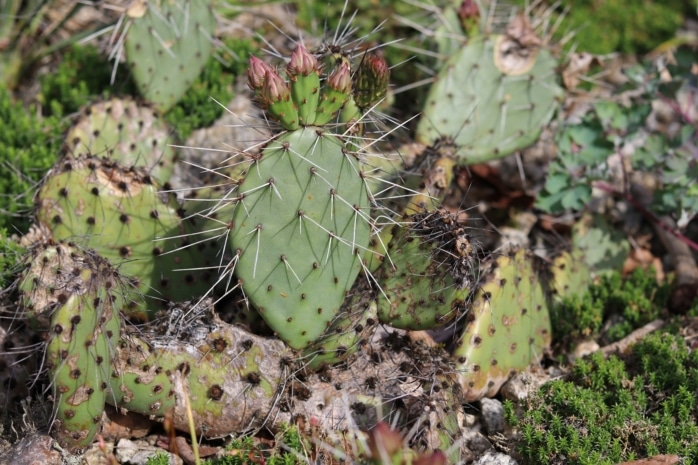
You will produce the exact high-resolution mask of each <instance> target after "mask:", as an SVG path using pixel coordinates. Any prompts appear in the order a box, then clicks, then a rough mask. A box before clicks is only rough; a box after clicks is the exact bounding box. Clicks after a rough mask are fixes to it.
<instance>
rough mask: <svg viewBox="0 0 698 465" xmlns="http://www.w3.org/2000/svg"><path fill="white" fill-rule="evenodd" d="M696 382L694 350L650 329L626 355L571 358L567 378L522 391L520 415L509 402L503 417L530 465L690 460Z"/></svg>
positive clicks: (697, 445)
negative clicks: (670, 457) (526, 394)
mask: <svg viewBox="0 0 698 465" xmlns="http://www.w3.org/2000/svg"><path fill="white" fill-rule="evenodd" d="M697 383H698V354H697V353H696V352H695V351H691V350H689V349H688V347H687V346H686V344H685V342H684V341H683V339H682V338H680V337H677V336H671V335H668V334H652V335H650V336H648V337H647V338H646V339H644V340H643V341H641V342H639V343H637V344H636V345H635V346H633V347H632V349H631V350H630V352H629V354H628V355H626V356H623V357H617V356H615V355H614V356H611V357H609V358H608V359H604V357H603V355H602V354H601V353H598V352H597V353H595V354H593V355H592V356H590V357H589V358H588V359H582V360H579V361H578V362H577V363H576V365H575V366H574V367H573V368H572V373H571V374H570V375H569V376H568V377H567V379H565V380H555V381H551V382H550V383H548V384H546V385H544V386H543V387H542V388H541V389H540V391H539V392H538V393H537V394H535V395H534V396H532V397H531V398H529V399H528V400H527V401H526V402H525V405H524V409H523V412H522V417H521V418H520V419H519V418H517V416H516V414H515V408H514V406H513V404H512V403H510V402H507V404H506V416H507V419H508V421H509V422H511V423H512V424H514V425H515V426H516V427H517V428H519V429H520V431H521V440H520V443H519V451H520V453H521V454H522V455H523V457H524V459H525V460H526V463H530V464H532V465H536V464H549V463H557V462H564V463H569V464H589V465H591V464H602V465H612V464H615V463H618V462H622V461H626V460H633V459H640V458H644V457H651V456H653V455H657V454H678V455H679V456H681V457H682V458H683V460H684V463H688V464H694V463H696V460H698V442H697V441H698V426H697V425H696V416H695V408H696V399H695V395H694V392H695V390H696V389H697V388H698V384H697Z"/></svg>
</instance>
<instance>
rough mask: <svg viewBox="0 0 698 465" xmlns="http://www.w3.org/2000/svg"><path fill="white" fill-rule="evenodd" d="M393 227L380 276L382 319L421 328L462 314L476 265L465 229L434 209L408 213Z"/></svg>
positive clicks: (379, 305)
mask: <svg viewBox="0 0 698 465" xmlns="http://www.w3.org/2000/svg"><path fill="white" fill-rule="evenodd" d="M393 231H394V232H393V234H394V235H393V239H392V241H391V242H390V244H389V245H388V257H389V258H388V259H385V260H383V266H382V273H381V275H380V286H381V288H382V290H383V292H382V293H381V294H380V295H379V297H378V318H379V319H380V321H381V323H384V324H389V325H391V326H393V327H395V328H401V329H410V330H422V329H431V328H435V327H437V326H441V325H443V324H445V323H448V322H450V321H453V320H454V319H455V318H457V317H459V316H463V314H464V312H465V310H466V309H467V297H468V294H469V290H470V288H471V287H472V286H473V285H474V279H475V274H474V270H475V268H476V265H477V264H476V263H475V260H476V259H475V253H474V252H475V251H474V250H473V245H472V243H471V237H470V236H469V235H468V233H467V229H466V228H465V227H464V226H463V225H462V224H460V223H458V221H457V218H456V217H455V216H454V215H452V214H450V213H448V212H447V211H445V210H438V211H435V212H428V213H417V214H415V215H412V216H410V217H408V218H407V220H406V226H403V225H398V226H395V227H394V229H393Z"/></svg>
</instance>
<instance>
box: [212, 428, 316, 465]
mask: <svg viewBox="0 0 698 465" xmlns="http://www.w3.org/2000/svg"><path fill="white" fill-rule="evenodd" d="M226 449H227V450H228V453H227V454H226V455H225V456H224V457H223V458H220V459H215V460H204V461H203V464H204V465H255V464H259V463H266V464H267V465H299V464H301V463H306V462H307V459H303V457H306V454H307V449H308V445H307V444H305V443H304V441H303V438H302V437H301V435H300V433H299V431H298V428H297V427H296V426H286V427H284V428H283V432H282V433H280V435H279V437H277V439H276V444H275V447H274V448H273V449H263V448H261V447H260V446H259V445H258V444H257V441H256V440H255V438H253V437H251V436H245V437H243V438H239V439H235V440H233V441H232V442H231V443H230V445H229V446H228V447H227V448H226Z"/></svg>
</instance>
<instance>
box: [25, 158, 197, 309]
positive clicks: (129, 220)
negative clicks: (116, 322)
mask: <svg viewBox="0 0 698 465" xmlns="http://www.w3.org/2000/svg"><path fill="white" fill-rule="evenodd" d="M37 206H38V211H37V220H38V221H39V222H40V223H41V224H43V225H44V226H46V227H47V228H48V229H50V231H51V234H52V236H53V238H54V239H55V240H72V241H74V242H76V243H78V244H79V245H81V246H82V247H85V248H93V249H95V250H96V251H97V252H98V253H99V254H100V255H102V256H103V257H105V258H106V259H108V260H109V261H110V262H111V263H112V265H114V266H118V268H119V271H120V272H121V273H122V274H123V275H124V276H127V277H128V278H129V279H131V280H132V282H134V283H135V284H137V285H138V288H139V290H140V292H141V293H142V294H143V295H145V296H147V299H146V307H145V308H143V307H142V306H140V307H138V308H132V309H130V310H131V314H132V315H133V316H135V317H137V318H147V313H148V312H147V310H146V308H147V309H149V310H150V311H151V312H152V311H154V310H157V309H158V308H161V306H162V305H161V304H160V303H161V301H167V300H186V299H191V298H194V297H197V296H199V295H203V294H204V293H205V292H206V291H207V290H208V289H209V287H210V285H211V282H210V281H209V279H210V277H209V276H208V274H207V273H206V272H195V271H193V270H192V269H193V268H201V267H205V266H206V264H205V263H204V264H202V263H200V262H199V259H201V258H202V256H201V255H199V254H197V253H196V251H195V250H193V248H184V249H178V247H180V246H183V245H185V244H186V241H184V242H183V240H182V239H176V240H175V239H173V237H176V236H180V235H181V234H183V233H184V232H185V230H184V229H183V225H182V224H181V222H180V218H179V216H178V214H177V204H176V203H175V202H174V200H173V199H172V198H171V197H169V196H167V195H166V194H160V193H158V188H157V186H156V185H155V184H154V183H153V181H152V180H151V178H150V177H149V176H147V175H146V174H145V173H143V172H142V171H139V170H138V169H135V168H131V169H124V168H121V167H120V166H119V165H117V164H115V163H112V162H109V161H106V160H101V159H99V158H95V157H80V158H77V159H71V158H69V159H66V160H63V161H62V162H60V163H59V164H58V165H57V166H56V167H55V168H54V169H53V170H52V172H51V173H50V174H49V176H48V177H47V179H46V180H45V182H44V184H43V186H42V187H41V189H40V190H39V193H38V195H37Z"/></svg>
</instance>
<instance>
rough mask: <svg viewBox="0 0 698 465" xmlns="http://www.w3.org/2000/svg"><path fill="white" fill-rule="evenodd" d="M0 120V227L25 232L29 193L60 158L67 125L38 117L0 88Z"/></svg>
mask: <svg viewBox="0 0 698 465" xmlns="http://www.w3.org/2000/svg"><path fill="white" fill-rule="evenodd" d="M0 121H3V124H2V125H0V146H2V148H3V150H2V153H1V154H0V199H1V200H2V206H1V207H0V213H2V214H1V215H0V228H2V227H5V228H7V229H8V231H9V232H10V233H25V232H26V231H27V229H28V227H29V224H30V223H31V218H30V215H29V212H30V211H31V209H32V205H33V199H32V193H33V191H34V190H35V189H36V186H37V184H38V182H39V180H40V179H41V178H42V177H43V176H44V175H45V174H46V172H47V171H48V169H49V168H51V166H52V165H53V164H54V163H55V162H56V160H57V159H58V157H59V155H60V150H61V146H62V144H63V134H62V133H63V131H64V130H65V129H66V126H67V124H66V123H67V122H66V121H63V120H60V119H59V118H57V117H53V116H49V117H42V116H41V115H39V114H37V110H36V108H35V107H32V106H30V107H25V106H24V105H22V103H20V102H16V101H15V100H14V98H13V96H12V95H11V94H10V92H9V91H8V90H7V89H6V88H4V87H2V86H0Z"/></svg>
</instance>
